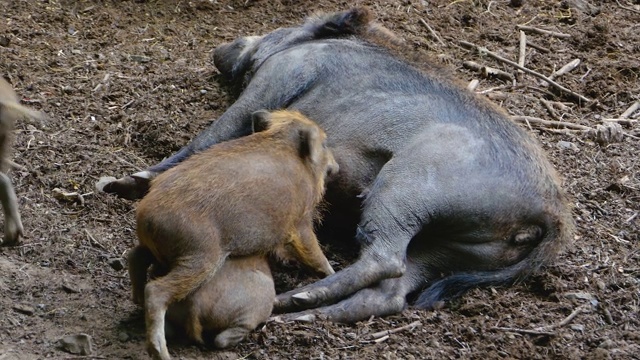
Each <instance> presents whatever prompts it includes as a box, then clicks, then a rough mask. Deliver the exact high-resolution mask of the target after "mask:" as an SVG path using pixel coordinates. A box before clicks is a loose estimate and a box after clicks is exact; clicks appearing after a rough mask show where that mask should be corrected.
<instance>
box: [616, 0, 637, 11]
mask: <svg viewBox="0 0 640 360" xmlns="http://www.w3.org/2000/svg"><path fill="white" fill-rule="evenodd" d="M616 3H618V6H620V8H622V9H625V10H629V11H631V12H634V13H636V14H640V11H638V10H636V9H634V8H630V7H628V6H624V5H622V4H620V1H618V0H616Z"/></svg>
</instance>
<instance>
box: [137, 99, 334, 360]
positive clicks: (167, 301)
mask: <svg viewBox="0 0 640 360" xmlns="http://www.w3.org/2000/svg"><path fill="white" fill-rule="evenodd" d="M252 120H253V121H252V129H253V131H255V133H254V134H252V135H250V136H246V137H243V138H239V139H235V140H232V141H228V142H224V143H220V144H218V145H216V146H214V147H212V148H210V149H208V150H206V151H203V152H201V153H199V154H197V155H194V156H192V157H191V158H190V159H189V160H187V161H185V162H183V163H182V164H180V165H178V166H176V167H174V168H173V169H170V170H168V171H167V172H165V173H163V174H161V175H159V176H158V177H157V178H155V179H154V180H153V182H152V183H151V189H150V191H149V193H148V194H147V195H146V196H145V197H144V198H143V199H142V201H140V204H139V205H138V208H137V212H136V219H137V224H136V225H137V234H138V240H139V243H140V244H139V245H138V246H137V247H136V248H135V249H134V250H133V253H132V254H131V255H130V256H129V263H130V265H129V275H130V278H131V283H132V288H133V299H134V302H136V303H138V304H144V308H145V320H146V325H147V350H148V352H149V354H150V355H152V356H153V358H154V359H163V360H164V359H169V358H170V356H169V352H168V351H167V346H166V340H165V334H164V324H165V314H166V312H167V308H169V307H170V306H171V305H172V304H176V303H179V302H181V301H184V300H186V301H185V302H184V303H183V304H178V305H177V306H178V307H182V308H184V307H185V306H186V307H187V308H188V309H187V310H188V311H189V313H190V315H191V316H190V317H189V318H187V319H185V320H186V321H185V323H184V324H185V327H186V330H187V332H188V334H189V336H190V337H191V338H192V339H195V340H197V341H199V342H202V330H203V328H204V329H206V330H218V331H222V332H221V333H220V334H219V335H218V337H216V339H215V344H216V345H218V346H219V347H227V346H230V345H234V344H236V343H237V342H239V341H240V340H242V339H243V338H244V336H245V335H246V334H247V333H248V332H249V331H250V330H252V329H253V328H254V327H255V326H257V324H258V323H259V322H260V321H265V320H266V317H267V316H268V315H269V313H270V311H271V307H272V306H273V301H274V296H275V290H273V280H272V279H271V277H270V274H269V279H265V275H266V274H265V271H262V275H259V274H254V275H255V276H258V277H259V278H258V279H256V278H255V277H254V276H253V275H252V274H242V272H246V271H252V270H251V269H250V267H251V266H253V267H254V268H255V269H259V268H260V267H262V268H264V267H265V266H267V267H268V264H266V261H267V260H266V258H264V259H254V260H250V259H245V260H244V265H243V262H242V261H241V260H239V259H238V258H239V257H251V256H263V257H265V256H267V255H268V254H275V255H280V256H284V257H286V258H295V259H297V260H299V261H300V262H301V263H302V264H304V265H306V266H308V267H309V268H310V269H311V270H314V271H315V272H317V273H320V274H323V275H330V274H333V268H332V267H331V265H330V264H329V261H328V260H327V258H326V257H325V256H324V254H323V253H322V250H321V249H320V246H319V245H318V240H317V238H316V235H315V232H314V229H313V224H314V219H315V217H316V207H317V205H318V204H319V202H320V201H321V200H322V196H323V194H324V191H325V179H326V177H327V176H329V175H332V174H334V173H336V172H337V171H338V165H337V164H336V162H335V160H334V158H333V155H332V153H331V151H330V150H329V149H328V148H327V147H326V134H325V133H324V131H323V130H322V129H320V128H319V127H318V126H317V125H316V124H315V123H313V122H312V121H310V120H309V119H307V118H305V117H304V116H302V115H301V114H300V113H299V112H296V111H282V110H281V111H276V112H273V113H268V112H265V111H259V112H256V113H254V114H253V116H252ZM228 258H229V259H231V258H234V259H233V260H229V261H232V262H233V264H226V265H225V262H226V261H227V259H228ZM252 261H253V264H252V263H251V262H252ZM261 262H262V263H261ZM150 265H154V266H157V267H159V268H160V269H164V272H165V273H166V274H165V275H163V276H159V277H156V278H154V279H152V280H151V281H149V282H148V283H146V278H147V269H148V268H149V266H150ZM221 269H222V270H221ZM220 271H223V273H221V274H219V272H220ZM234 271H235V272H241V273H240V274H235V275H234V274H233V272H234ZM218 275H219V276H218ZM234 279H237V280H239V281H244V283H236V282H235V281H234ZM265 281H268V282H267V283H265ZM252 282H253V283H262V285H261V286H260V287H258V288H256V289H255V291H256V293H255V294H253V295H252V297H251V298H246V297H245V298H244V299H242V300H243V301H244V302H243V303H240V302H238V301H235V300H234V299H236V298H237V297H242V294H243V293H244V292H246V291H247V286H250V285H251V283H252ZM145 283H146V285H145ZM265 286H270V290H268V291H264V287H265ZM219 291H222V292H221V293H219ZM207 292H213V293H207ZM234 292H235V293H234ZM216 300H218V301H216ZM256 302H257V303H256ZM212 305H213V306H215V307H214V308H211V306H212ZM267 307H268V311H265V309H266V308H267ZM180 311H181V310H180V309H174V312H180ZM171 312H172V311H170V313H171ZM174 318H175V316H174Z"/></svg>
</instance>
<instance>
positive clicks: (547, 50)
mask: <svg viewBox="0 0 640 360" xmlns="http://www.w3.org/2000/svg"><path fill="white" fill-rule="evenodd" d="M527 45H529V46H531V47H532V48H534V49H536V50H539V51H540V52H542V53H545V54H547V53H550V52H551V50H549V49H547V48H546V47H544V46H540V45H536V44H534V43H532V42H531V41H529V42H527Z"/></svg>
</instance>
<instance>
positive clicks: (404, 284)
mask: <svg viewBox="0 0 640 360" xmlns="http://www.w3.org/2000/svg"><path fill="white" fill-rule="evenodd" d="M422 277H423V273H422V270H421V269H420V267H419V266H418V265H417V264H414V263H413V262H411V261H410V260H408V261H407V271H406V272H405V274H404V275H403V276H401V277H398V278H392V279H386V280H383V281H381V282H380V283H379V284H378V285H377V286H374V287H371V288H366V289H362V290H360V291H358V292H356V293H355V294H353V296H351V297H349V298H347V299H345V300H342V301H340V302H339V303H337V304H334V305H329V306H325V307H320V308H317V309H312V310H306V311H301V312H297V313H289V314H284V315H279V316H276V317H274V319H276V320H282V321H287V322H288V321H314V320H316V318H318V317H319V318H322V319H326V320H329V321H333V322H341V323H355V322H357V321H362V320H366V319H368V318H370V317H371V316H372V315H373V316H378V317H381V316H386V315H393V314H397V313H399V312H401V311H402V310H404V309H405V308H406V307H407V300H406V298H407V294H409V293H411V292H413V291H415V290H417V289H418V288H419V287H420V286H421V284H422V283H423V281H422Z"/></svg>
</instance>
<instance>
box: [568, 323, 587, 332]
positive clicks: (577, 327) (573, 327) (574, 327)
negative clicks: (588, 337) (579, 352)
mask: <svg viewBox="0 0 640 360" xmlns="http://www.w3.org/2000/svg"><path fill="white" fill-rule="evenodd" d="M571 330H575V331H580V332H584V325H581V324H573V325H571Z"/></svg>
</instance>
